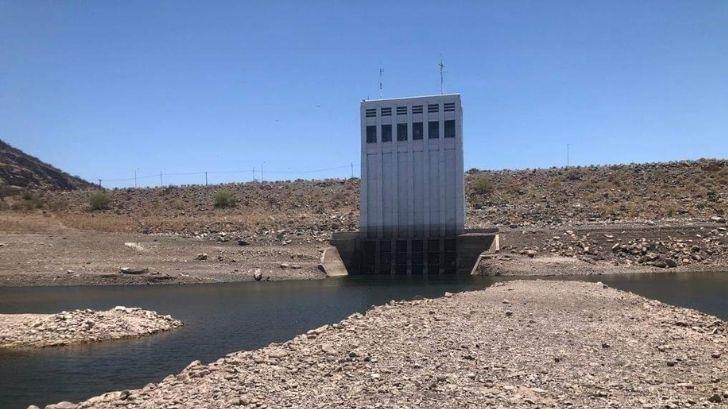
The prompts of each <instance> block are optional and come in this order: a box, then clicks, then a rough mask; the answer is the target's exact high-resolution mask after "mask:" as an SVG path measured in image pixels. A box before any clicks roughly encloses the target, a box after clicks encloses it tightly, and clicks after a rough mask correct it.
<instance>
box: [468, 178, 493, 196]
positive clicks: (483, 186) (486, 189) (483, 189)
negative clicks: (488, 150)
mask: <svg viewBox="0 0 728 409" xmlns="http://www.w3.org/2000/svg"><path fill="white" fill-rule="evenodd" d="M493 190H494V188H493V182H491V181H490V179H489V178H488V177H487V176H485V175H478V176H476V177H475V178H474V179H473V191H474V192H475V193H477V194H480V195H485V194H490V193H493Z"/></svg>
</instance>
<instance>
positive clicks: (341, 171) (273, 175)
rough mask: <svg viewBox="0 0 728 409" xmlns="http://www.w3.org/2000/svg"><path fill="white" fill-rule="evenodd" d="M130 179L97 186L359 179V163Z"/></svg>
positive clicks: (100, 180) (99, 182)
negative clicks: (313, 167) (316, 167)
mask: <svg viewBox="0 0 728 409" xmlns="http://www.w3.org/2000/svg"><path fill="white" fill-rule="evenodd" d="M131 173H132V175H131V176H129V177H98V178H96V179H95V180H94V182H95V183H96V184H97V185H98V186H99V187H100V188H128V187H155V186H160V187H161V186H182V185H205V186H207V185H212V184H221V183H244V182H256V181H257V182H263V181H279V180H290V179H318V178H342V179H345V178H349V177H352V178H353V177H359V173H360V172H359V163H354V162H350V163H348V164H345V165H343V164H342V165H339V166H333V167H328V168H319V169H267V168H266V167H265V162H263V163H261V165H259V166H258V167H251V168H249V169H239V170H201V171H189V172H164V171H159V173H143V174H138V171H136V170H135V171H132V172H131Z"/></svg>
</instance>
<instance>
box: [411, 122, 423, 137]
mask: <svg viewBox="0 0 728 409" xmlns="http://www.w3.org/2000/svg"><path fill="white" fill-rule="evenodd" d="M423 134H424V132H423V127H422V122H413V123H412V140H413V141H417V140H422V136H423Z"/></svg>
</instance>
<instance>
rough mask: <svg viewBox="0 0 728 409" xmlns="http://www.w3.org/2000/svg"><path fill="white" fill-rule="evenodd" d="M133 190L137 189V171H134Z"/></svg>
mask: <svg viewBox="0 0 728 409" xmlns="http://www.w3.org/2000/svg"><path fill="white" fill-rule="evenodd" d="M134 188H135V189H136V188H137V170H136V169H134Z"/></svg>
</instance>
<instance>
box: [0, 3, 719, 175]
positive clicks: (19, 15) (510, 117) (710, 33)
mask: <svg viewBox="0 0 728 409" xmlns="http://www.w3.org/2000/svg"><path fill="white" fill-rule="evenodd" d="M303 4H304V3H303V2H299V1H293V2H278V1H270V2H242V1H229V2H225V1H216V2H200V1H198V2H187V1H148V0H143V1H132V0H129V1H123V2H114V1H96V2H88V1H55V0H53V1H26V0H18V1H6V0H0V139H3V140H5V141H7V142H8V143H10V144H12V145H15V146H17V147H19V148H20V149H23V150H25V151H26V152H28V153H31V154H33V155H36V156H38V157H40V158H41V159H43V160H45V161H48V162H50V163H52V164H54V165H56V166H58V167H60V168H62V169H64V170H66V171H68V172H70V173H73V174H78V175H80V176H82V177H84V178H87V179H89V180H95V179H97V178H103V179H104V180H107V181H108V182H105V184H107V185H110V186H112V185H128V184H129V183H132V184H133V182H130V181H112V179H119V178H130V177H131V176H132V175H133V172H134V170H135V169H137V172H138V175H140V176H143V175H148V176H150V177H149V178H147V179H140V180H139V183H140V184H153V183H157V182H158V180H159V177H158V174H159V172H160V171H162V172H165V173H167V174H172V173H186V172H201V171H205V170H207V171H209V172H213V171H242V170H246V172H245V173H226V174H223V173H217V174H213V173H211V174H210V182H220V181H226V180H246V179H250V178H251V177H252V172H248V171H247V170H248V169H252V168H253V167H256V168H258V169H259V167H260V166H261V163H263V162H265V164H264V165H263V168H264V172H266V171H267V174H265V175H264V176H265V177H266V179H268V178H276V179H288V178H296V177H305V178H310V177H327V176H348V175H349V174H350V169H349V167H348V165H349V163H351V162H354V163H355V164H357V163H358V162H359V118H358V115H359V101H360V100H361V99H362V98H366V97H372V98H374V97H377V96H378V85H377V83H378V70H379V67H380V66H382V67H383V69H384V97H399V96H411V95H423V94H432V93H438V92H439V74H438V71H437V63H438V61H439V58H440V54H442V55H443V58H444V61H445V65H446V74H445V90H446V92H459V93H461V94H462V99H463V106H464V135H465V166H466V168H471V167H479V168H488V169H501V168H530V167H548V166H561V165H563V164H564V163H565V160H566V158H565V156H566V153H565V151H566V145H567V144H570V146H571V148H570V150H571V163H572V164H604V163H623V162H643V161H666V160H676V159H690V158H699V157H721V158H725V157H727V156H728V2H726V1H719V0H715V1H678V2H674V1H639V2H635V1H624V2H623V1H606V2H596V1H573V2H571V1H562V2H543V1H489V2H484V1H473V2H439V1H438V2H429V1H414V2H408V1H400V2H373V1H372V2H341V1H339V2H316V1H312V2H305V4H306V6H305V7H304V6H303ZM329 168H338V169H333V170H328V171H321V172H307V173H305V172H302V171H303V170H318V169H329ZM355 173H356V174H358V168H357V169H356V172H355ZM152 175H156V176H152ZM201 178H202V176H201V175H177V176H171V175H170V176H167V178H165V180H164V182H165V183H190V182H200V181H201V180H202V179H201Z"/></svg>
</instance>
